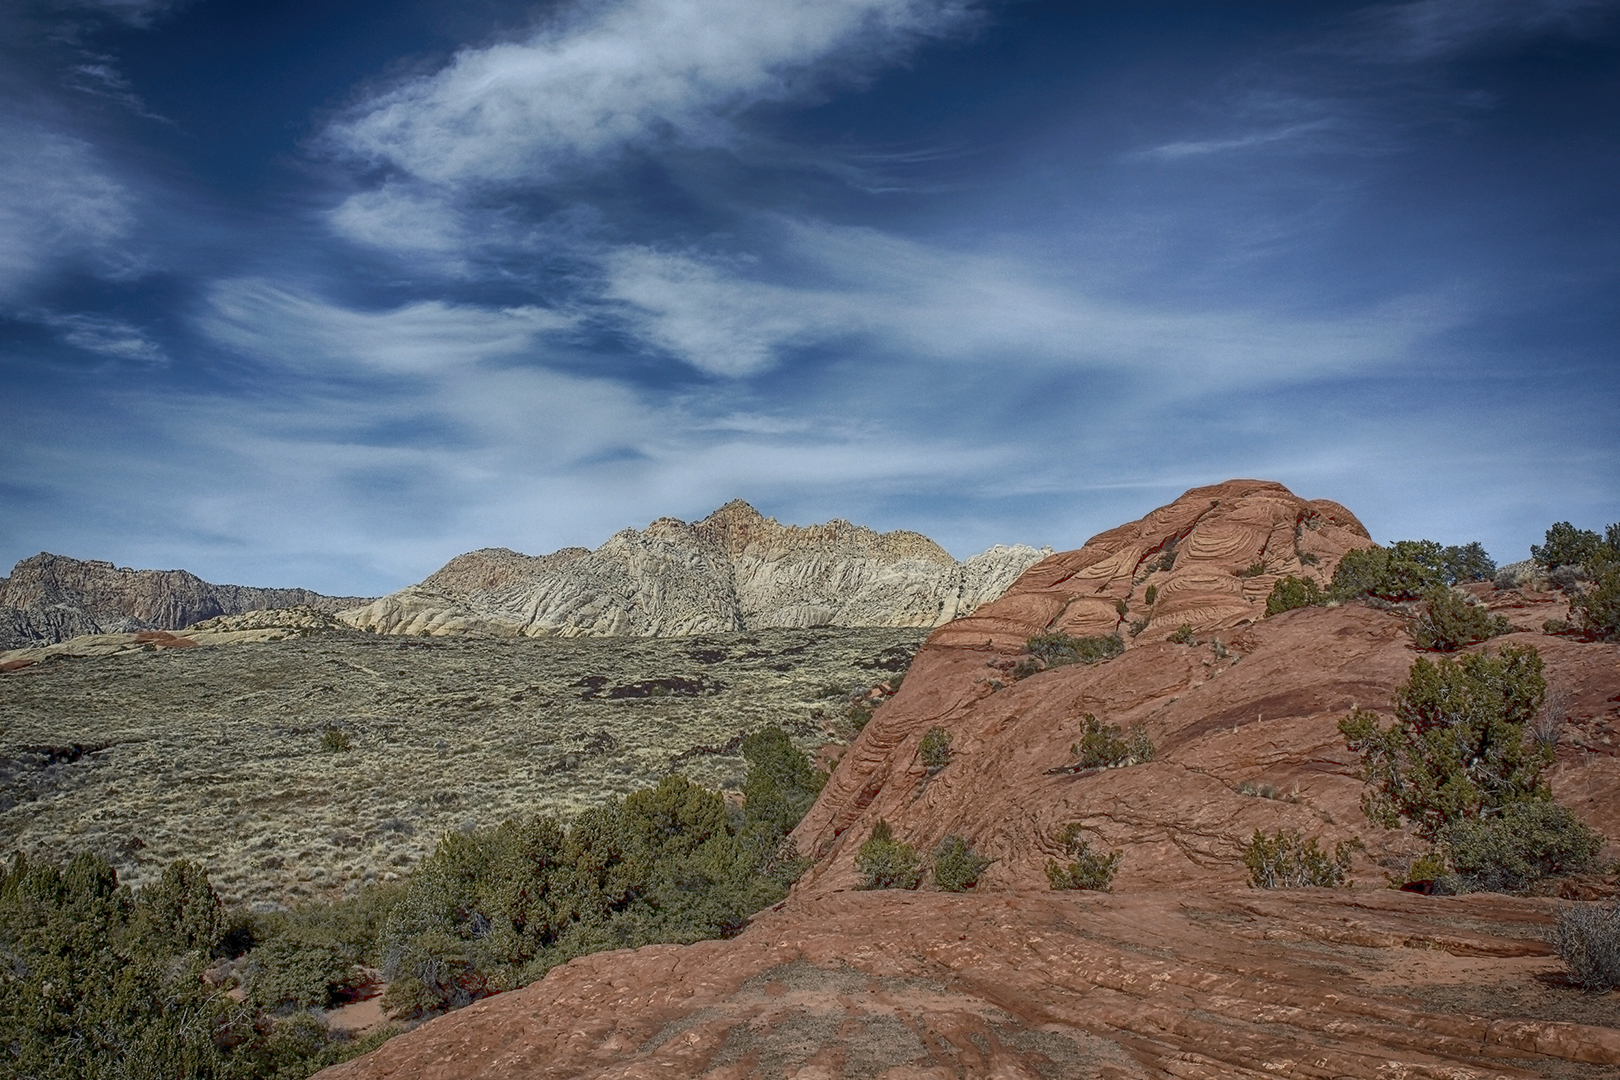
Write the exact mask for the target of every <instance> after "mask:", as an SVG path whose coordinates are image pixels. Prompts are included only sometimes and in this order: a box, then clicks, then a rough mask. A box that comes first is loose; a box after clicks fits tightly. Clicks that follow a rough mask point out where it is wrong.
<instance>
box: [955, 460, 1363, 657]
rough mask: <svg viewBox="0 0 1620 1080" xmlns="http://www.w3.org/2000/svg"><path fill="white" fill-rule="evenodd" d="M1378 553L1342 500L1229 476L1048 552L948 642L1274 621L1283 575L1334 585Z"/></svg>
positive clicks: (1143, 635) (1009, 643)
mask: <svg viewBox="0 0 1620 1080" xmlns="http://www.w3.org/2000/svg"><path fill="white" fill-rule="evenodd" d="M1371 546H1373V543H1372V539H1371V538H1370V537H1369V536H1368V535H1367V530H1366V529H1365V528H1364V527H1363V526H1362V524H1361V522H1360V521H1358V520H1357V519H1356V516H1355V515H1354V514H1352V513H1351V512H1350V511H1349V510H1346V509H1345V508H1344V507H1342V506H1340V505H1339V504H1338V503H1336V502H1332V501H1330V500H1328V499H1317V500H1314V501H1307V500H1305V499H1301V498H1299V497H1298V496H1297V495H1295V494H1294V493H1293V492H1291V491H1289V490H1288V489H1287V488H1285V487H1283V486H1282V485H1281V484H1277V483H1273V482H1271V481H1266V480H1228V481H1226V482H1225V483H1223V484H1214V485H1211V486H1210V487H1202V488H1193V489H1192V490H1191V491H1189V492H1187V494H1185V495H1183V496H1182V497H1181V498H1179V499H1177V500H1176V501H1175V502H1173V503H1170V504H1169V505H1168V506H1161V507H1160V508H1159V509H1157V510H1155V511H1153V513H1151V514H1149V515H1147V516H1146V517H1144V518H1142V519H1141V520H1140V521H1133V522H1131V523H1130V524H1128V525H1121V526H1120V527H1119V528H1117V529H1110V530H1109V531H1108V532H1105V533H1102V534H1101V535H1098V536H1094V537H1092V538H1091V539H1090V540H1089V541H1087V542H1086V545H1085V546H1084V547H1082V548H1080V549H1079V550H1078V551H1065V552H1060V553H1059V554H1056V555H1051V556H1048V557H1047V558H1046V559H1044V560H1042V561H1041V562H1040V563H1039V564H1038V565H1037V566H1034V567H1032V568H1031V569H1030V570H1029V572H1027V573H1026V574H1024V575H1023V576H1022V577H1021V578H1019V580H1018V582H1017V583H1016V584H1015V585H1014V586H1013V587H1012V588H1010V589H1008V590H1007V592H1006V594H1005V595H1003V596H1002V597H1001V598H1000V599H999V600H998V601H997V602H996V603H995V604H994V605H990V606H986V607H984V608H981V609H980V610H978V611H976V612H974V613H972V616H973V617H971V618H964V619H960V620H958V621H957V622H956V623H955V624H954V625H952V626H951V627H950V628H949V637H948V638H947V639H942V640H949V641H951V642H954V643H964V644H965V643H974V644H983V643H984V642H985V641H987V640H988V641H992V642H994V643H996V644H997V645H999V646H1002V647H1014V648H1018V647H1022V645H1023V642H1024V640H1025V639H1026V638H1027V637H1029V635H1030V634H1033V633H1039V632H1042V631H1047V630H1058V631H1062V632H1064V633H1067V634H1074V635H1077V636H1084V635H1091V634H1113V633H1126V632H1127V631H1131V630H1133V629H1134V635H1133V637H1134V638H1135V639H1136V640H1141V641H1156V640H1162V639H1163V638H1165V637H1168V636H1169V635H1170V634H1171V633H1172V632H1174V631H1175V630H1176V628H1178V627H1179V626H1181V625H1183V624H1186V625H1189V626H1191V627H1192V628H1193V630H1195V631H1208V630H1218V629H1223V628H1225V627H1230V626H1235V625H1237V624H1239V623H1241V622H1246V621H1253V620H1256V619H1259V618H1261V617H1262V616H1264V615H1265V613H1266V597H1267V596H1268V595H1269V594H1270V593H1271V587H1272V586H1273V585H1275V584H1276V583H1277V581H1278V579H1280V578H1281V577H1283V576H1284V575H1287V574H1292V575H1294V576H1295V577H1305V578H1313V579H1315V580H1316V581H1317V582H1318V583H1319V584H1324V585H1325V584H1326V583H1327V582H1328V581H1330V580H1332V577H1333V570H1334V568H1335V567H1337V566H1338V564H1339V559H1340V558H1341V557H1342V556H1343V555H1344V553H1345V552H1346V551H1350V550H1352V549H1355V548H1365V547H1371ZM1150 590H1151V591H1152V593H1153V597H1154V599H1153V603H1151V604H1150V603H1149V602H1148V594H1149V591H1150ZM1120 604H1124V606H1125V609H1126V612H1125V613H1124V614H1121V613H1120V611H1119V605H1120Z"/></svg>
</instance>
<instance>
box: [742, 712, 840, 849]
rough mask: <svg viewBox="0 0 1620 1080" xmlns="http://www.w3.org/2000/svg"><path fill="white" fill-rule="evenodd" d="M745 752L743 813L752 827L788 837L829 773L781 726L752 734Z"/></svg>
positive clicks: (745, 743)
mask: <svg viewBox="0 0 1620 1080" xmlns="http://www.w3.org/2000/svg"><path fill="white" fill-rule="evenodd" d="M868 715H870V714H868ZM742 754H743V757H744V758H745V759H746V760H747V762H748V777H747V779H746V780H744V782H743V813H744V816H745V817H746V818H747V822H748V825H749V827H750V828H754V829H766V830H768V831H770V832H773V833H775V834H776V835H777V836H779V837H780V836H786V835H787V834H788V833H789V832H790V831H792V829H793V827H794V826H795V825H797V824H798V823H799V820H800V819H801V818H803V817H804V815H805V814H806V812H808V811H809V809H810V806H811V804H812V803H814V802H815V801H816V796H817V795H819V794H821V788H822V786H823V785H824V784H826V782H827V774H826V773H823V772H821V771H820V770H818V769H817V768H816V767H815V766H814V765H812V764H811V762H810V757H809V755H807V754H806V753H805V752H804V751H803V750H800V749H799V748H798V747H797V746H794V745H793V740H791V739H789V738H788V736H787V732H785V731H783V730H782V729H781V728H775V727H766V728H760V729H759V730H758V731H755V732H753V733H751V734H750V735H748V737H747V738H745V739H743V741H742Z"/></svg>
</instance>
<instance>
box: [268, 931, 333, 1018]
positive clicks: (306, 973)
mask: <svg viewBox="0 0 1620 1080" xmlns="http://www.w3.org/2000/svg"><path fill="white" fill-rule="evenodd" d="M243 977H244V981H245V983H246V985H247V999H248V1000H249V1001H251V1002H252V1003H253V1004H255V1005H257V1006H259V1007H260V1008H262V1009H266V1010H268V1011H270V1012H273V1013H288V1012H294V1011H296V1010H300V1009H325V1008H330V1007H331V1006H333V1005H335V1004H337V1002H338V1000H339V998H341V997H342V996H343V995H344V994H345V993H346V992H347V991H350V990H352V989H353V988H354V987H355V986H357V985H358V984H359V983H360V981H361V980H360V979H359V977H358V975H357V974H356V972H355V966H354V960H353V958H352V957H350V956H348V955H346V954H345V953H344V952H343V951H341V950H340V949H337V948H334V947H333V946H332V945H331V944H329V943H327V942H324V941H319V940H315V941H311V940H308V939H304V940H300V939H299V938H297V937H284V938H274V939H272V940H270V941H267V942H265V943H264V944H263V945H261V946H259V947H258V948H256V949H254V950H253V952H252V953H251V954H250V955H249V956H248V958H247V961H246V963H245V964H244V965H243Z"/></svg>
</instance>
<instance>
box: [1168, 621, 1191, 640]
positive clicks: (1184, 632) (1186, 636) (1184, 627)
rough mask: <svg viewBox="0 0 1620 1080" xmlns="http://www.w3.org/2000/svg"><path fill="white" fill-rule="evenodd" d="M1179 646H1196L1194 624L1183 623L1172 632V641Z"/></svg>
mask: <svg viewBox="0 0 1620 1080" xmlns="http://www.w3.org/2000/svg"><path fill="white" fill-rule="evenodd" d="M1169 640H1171V641H1173V642H1175V643H1176V644H1177V645H1196V644H1198V641H1197V639H1196V638H1195V637H1194V636H1193V628H1192V623H1182V624H1181V625H1180V626H1178V627H1176V628H1175V629H1174V630H1172V631H1171V632H1170V639H1169Z"/></svg>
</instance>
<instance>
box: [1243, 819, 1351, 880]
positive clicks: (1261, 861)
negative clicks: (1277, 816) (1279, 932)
mask: <svg viewBox="0 0 1620 1080" xmlns="http://www.w3.org/2000/svg"><path fill="white" fill-rule="evenodd" d="M1354 850H1355V845H1354V843H1352V842H1351V841H1347V840H1341V841H1339V842H1338V843H1337V844H1335V845H1334V846H1333V854H1332V855H1331V856H1330V855H1329V854H1328V853H1327V852H1325V851H1323V850H1322V849H1321V847H1320V846H1319V845H1318V843H1317V841H1316V838H1315V837H1312V838H1311V839H1309V840H1306V839H1305V838H1304V837H1303V836H1301V835H1300V833H1299V830H1298V829H1279V830H1278V831H1277V832H1275V833H1272V834H1270V835H1267V834H1266V833H1263V832H1261V831H1260V830H1258V829H1256V830H1255V833H1254V837H1253V838H1252V839H1251V840H1250V841H1249V846H1248V847H1246V848H1244V849H1243V865H1244V866H1246V867H1248V870H1249V885H1250V886H1251V887H1252V888H1256V889H1307V888H1324V889H1336V888H1338V887H1340V886H1341V885H1344V884H1345V883H1346V881H1347V880H1348V877H1349V873H1350V853H1351V852H1352V851H1354Z"/></svg>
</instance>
